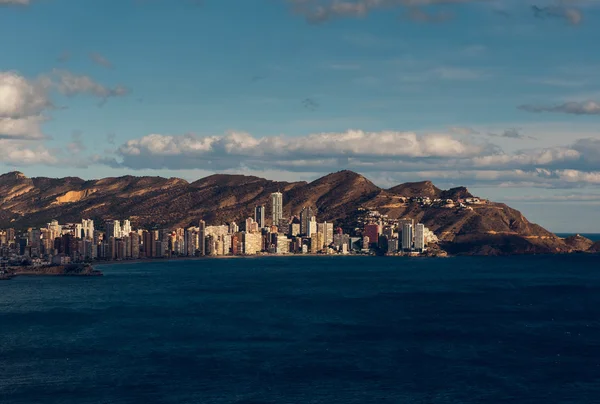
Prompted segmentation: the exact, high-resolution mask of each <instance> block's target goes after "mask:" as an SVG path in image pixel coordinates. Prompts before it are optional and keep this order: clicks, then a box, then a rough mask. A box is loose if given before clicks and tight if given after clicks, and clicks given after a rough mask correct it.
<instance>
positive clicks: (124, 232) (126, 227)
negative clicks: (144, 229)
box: [121, 220, 131, 237]
mask: <svg viewBox="0 0 600 404" xmlns="http://www.w3.org/2000/svg"><path fill="white" fill-rule="evenodd" d="M129 233H131V222H130V221H129V220H123V227H122V228H121V236H122V237H125V236H129Z"/></svg>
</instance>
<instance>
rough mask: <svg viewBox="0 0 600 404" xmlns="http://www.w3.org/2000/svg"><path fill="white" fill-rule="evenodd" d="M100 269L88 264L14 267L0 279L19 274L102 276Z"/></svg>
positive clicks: (7, 278) (14, 276)
mask: <svg viewBox="0 0 600 404" xmlns="http://www.w3.org/2000/svg"><path fill="white" fill-rule="evenodd" d="M103 275H104V274H103V273H102V271H100V270H97V269H94V267H93V266H92V265H90V264H73V265H57V266H41V267H14V268H12V270H11V271H10V272H8V271H7V272H6V273H4V274H2V275H0V280H11V279H13V278H16V277H19V276H83V277H88V276H103Z"/></svg>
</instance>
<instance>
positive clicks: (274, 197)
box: [271, 192, 283, 226]
mask: <svg viewBox="0 0 600 404" xmlns="http://www.w3.org/2000/svg"><path fill="white" fill-rule="evenodd" d="M271 207H272V213H273V224H274V225H276V226H278V225H279V221H280V220H281V219H283V194H282V193H281V192H273V193H272V194H271Z"/></svg>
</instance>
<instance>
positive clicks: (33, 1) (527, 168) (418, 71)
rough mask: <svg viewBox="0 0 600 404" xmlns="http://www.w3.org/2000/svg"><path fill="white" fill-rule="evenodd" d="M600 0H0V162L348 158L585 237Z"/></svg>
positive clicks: (599, 143) (220, 163)
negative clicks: (459, 190)
mask: <svg viewBox="0 0 600 404" xmlns="http://www.w3.org/2000/svg"><path fill="white" fill-rule="evenodd" d="M438 3H444V4H438ZM599 3H600V2H598V1H592V0H563V1H560V0H556V1H554V0H539V1H527V0H520V1H513V0H506V1H500V0H497V1H492V0H490V1H485V0H462V1H438V0H427V1H424V0H410V1H409V0H337V1H334V0H247V1H238V0H236V1H234V0H203V1H193V0H102V1H100V0H88V1H78V0H29V1H26V0H0V49H2V53H1V54H0V150H2V153H0V171H9V170H13V169H17V170H20V171H23V172H24V173H25V174H27V175H29V176H53V177H60V176H67V175H76V176H80V177H82V178H98V177H103V176H118V175H124V174H137V175H162V176H178V177H183V178H186V179H188V180H194V179H197V178H200V177H203V176H205V175H208V174H211V173H214V172H231V173H234V172H235V173H247V174H254V175H259V176H263V177H266V178H270V179H282V180H299V179H302V180H310V179H314V178H316V177H318V176H320V175H323V174H326V173H329V172H332V171H337V170H340V169H352V170H355V171H357V172H360V173H362V174H364V175H365V176H367V177H368V178H370V179H371V180H373V181H374V182H376V183H377V184H378V185H381V186H391V185H394V184H396V183H399V182H404V181H419V180H424V179H430V180H432V181H433V182H434V183H436V184H437V185H438V186H441V187H450V186H456V185H466V186H468V187H469V188H470V189H472V190H473V191H475V192H476V193H478V194H479V195H481V196H484V197H489V198H491V199H493V200H498V201H505V202H507V203H509V204H510V205H511V206H515V207H517V208H519V209H520V210H522V211H523V212H524V214H525V215H526V216H527V217H528V218H530V219H531V220H533V221H536V222H538V223H540V224H542V225H544V226H546V227H548V228H549V229H551V230H554V231H580V232H593V231H599V232H600V219H599V217H600V215H598V212H599V211H600V190H599V189H598V187H599V185H600V129H599V128H600V126H599V125H598V123H599V121H600V54H599V53H598V52H597V46H596V42H597V40H596V38H597V37H600V28H599V27H600V4H599ZM534 6H535V7H537V8H535V9H534Z"/></svg>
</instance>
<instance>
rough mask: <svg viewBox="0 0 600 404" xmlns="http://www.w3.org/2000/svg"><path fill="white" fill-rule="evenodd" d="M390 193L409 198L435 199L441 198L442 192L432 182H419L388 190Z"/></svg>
mask: <svg viewBox="0 0 600 404" xmlns="http://www.w3.org/2000/svg"><path fill="white" fill-rule="evenodd" d="M388 192H391V193H393V194H397V195H401V196H405V197H409V198H412V197H417V196H424V197H429V198H432V199H435V198H438V197H439V196H440V194H441V193H442V190H441V189H439V188H438V187H436V186H435V185H433V183H432V182H431V181H419V182H406V183H404V184H400V185H396V186H395V187H392V188H390V189H388Z"/></svg>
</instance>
